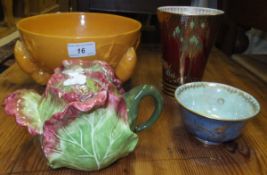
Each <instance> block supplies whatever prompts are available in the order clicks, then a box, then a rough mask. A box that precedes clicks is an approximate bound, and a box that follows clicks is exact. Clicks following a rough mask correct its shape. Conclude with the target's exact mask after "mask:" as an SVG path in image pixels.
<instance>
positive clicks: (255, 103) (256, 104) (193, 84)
mask: <svg viewBox="0 0 267 175" xmlns="http://www.w3.org/2000/svg"><path fill="white" fill-rule="evenodd" d="M199 86H201V87H203V86H219V87H223V88H226V89H230V90H232V91H235V92H238V93H241V94H242V95H244V97H245V98H246V99H248V100H249V101H250V102H251V104H253V108H255V112H254V114H253V115H250V116H245V117H242V118H240V119H235V118H232V119H230V118H228V119H221V118H214V117H212V116H210V115H204V114H202V113H201V112H198V111H194V110H192V109H190V108H189V107H187V106H185V105H184V104H183V103H182V102H181V101H180V100H179V98H178V93H182V91H184V90H185V89H188V88H192V87H199ZM174 97H175V99H176V101H177V102H178V104H179V105H180V106H181V107H183V108H185V109H186V110H188V111H190V112H192V113H194V114H197V115H199V116H202V117H204V118H208V119H212V120H218V121H225V122H227V121H229V122H240V121H244V120H248V119H251V118H253V117H255V116H256V115H258V114H259V112H260V104H259V102H258V100H257V99H256V98H255V97H254V96H252V95H251V94H249V93H248V92H245V91H243V90H241V89H239V88H236V87H234V86H230V85H227V84H223V83H216V82H208V81H199V82H191V83H186V84H183V85H181V86H178V87H177V88H176V90H175V92H174Z"/></svg>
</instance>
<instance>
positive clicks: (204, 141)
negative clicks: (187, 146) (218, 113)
mask: <svg viewBox="0 0 267 175" xmlns="http://www.w3.org/2000/svg"><path fill="white" fill-rule="evenodd" d="M195 138H196V139H197V140H198V141H200V142H202V143H204V144H205V145H220V144H221V142H213V141H208V140H204V139H201V138H199V137H196V136H195Z"/></svg>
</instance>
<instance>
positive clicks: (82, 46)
mask: <svg viewBox="0 0 267 175" xmlns="http://www.w3.org/2000/svg"><path fill="white" fill-rule="evenodd" d="M68 54H69V57H71V58H79V57H87V56H93V55H95V54H96V49H95V42H85V43H69V44H68Z"/></svg>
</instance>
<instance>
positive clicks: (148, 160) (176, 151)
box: [0, 47, 267, 175]
mask: <svg viewBox="0 0 267 175" xmlns="http://www.w3.org/2000/svg"><path fill="white" fill-rule="evenodd" d="M160 58H161V52H160V49H159V47H141V48H140V49H139V51H138V59H139V60H138V66H137V68H136V70H135V74H134V76H133V77H132V80H131V86H132V87H133V86H136V85H138V84H152V85H154V86H156V87H157V88H158V89H160V90H161V62H160ZM15 72H16V73H15ZM203 80H204V81H214V82H221V83H226V84H229V85H232V86H235V87H238V88H240V89H243V90H245V91H247V92H249V93H251V94H252V95H254V96H255V97H256V98H257V99H258V100H259V102H260V105H261V112H260V114H259V115H258V117H256V118H255V119H252V120H250V121H249V122H248V124H247V125H246V127H245V128H244V131H243V132H242V135H241V136H240V137H239V138H238V139H236V140H235V141H233V142H230V143H225V144H222V145H218V146H207V145H203V144H202V143H200V142H199V141H197V140H196V139H195V138H193V137H192V136H191V135H190V134H188V133H187V132H186V130H185V128H184V126H183V123H182V121H181V117H180V110H179V107H178V104H177V103H176V102H175V100H174V99H173V98H170V97H168V96H165V95H164V94H163V97H164V109H163V112H162V114H161V117H160V119H159V120H158V121H157V122H156V124H155V125H153V127H152V128H149V129H148V130H146V131H143V132H140V133H138V135H139V143H138V146H137V148H136V149H135V151H134V152H133V153H131V154H129V155H128V156H127V157H125V158H122V159H120V160H119V161H117V162H115V163H114V164H113V165H111V166H110V167H108V168H106V169H103V170H101V171H97V172H90V174H93V175H94V174H103V175H106V174H120V175H121V174H122V175H123V174H127V175H128V174H130V175H135V174H136V175H142V174H145V175H150V174H151V175H164V174H177V175H180V174H181V175H184V174H188V175H194V174H196V175H199V174H209V175H210V174H219V175H220V174H221V175H225V174H227V175H232V174H233V175H236V174H240V175H242V174H246V175H255V174H257V175H264V174H267V167H266V164H267V137H266V133H267V127H266V124H267V119H266V116H267V111H266V108H265V106H266V105H267V104H266V103H267V97H266V95H265V94H267V90H266V84H265V83H264V82H262V81H260V80H259V79H257V77H254V76H253V75H252V74H250V73H249V72H247V71H246V70H245V69H243V68H242V67H240V66H239V65H238V64H237V63H235V62H233V61H232V60H231V59H228V58H227V57H226V56H225V55H223V54H222V53H221V52H220V51H218V50H217V49H213V51H212V53H211V55H210V58H209V62H208V65H207V68H206V71H205V75H204V79H203ZM0 86H1V90H0V100H1V101H2V100H3V99H4V97H5V96H6V95H7V94H9V93H10V92H12V91H14V90H16V89H20V88H33V89H36V90H38V91H39V92H42V91H43V89H44V87H41V86H38V85H36V84H35V83H34V82H32V81H31V80H30V79H29V77H27V75H25V74H24V73H22V72H20V70H19V68H18V67H17V66H16V65H14V66H12V67H11V68H10V69H9V70H8V71H6V72H4V73H3V74H2V75H1V76H0ZM152 111H153V102H152V99H150V98H145V99H144V100H143V102H142V104H141V105H140V110H139V119H138V122H142V121H144V120H145V119H146V118H147V117H148V116H149V115H150V114H151V112H152ZM2 174H10V175H13V174H14V175H21V174H27V175H45V174H49V175H50V174H52V175H63V174H64V175H65V174H66V175H70V174H81V175H82V174H89V173H88V172H82V171H76V170H70V169H66V168H62V169H58V170H52V169H50V168H49V167H48V166H47V163H46V159H45V157H44V156H43V154H42V151H41V148H40V143H39V138H38V137H31V136H30V135H29V134H28V133H27V131H26V129H25V128H22V127H20V126H17V125H16V124H15V121H14V118H11V117H9V116H7V115H6V114H5V113H4V112H3V107H1V108H0V175H2Z"/></svg>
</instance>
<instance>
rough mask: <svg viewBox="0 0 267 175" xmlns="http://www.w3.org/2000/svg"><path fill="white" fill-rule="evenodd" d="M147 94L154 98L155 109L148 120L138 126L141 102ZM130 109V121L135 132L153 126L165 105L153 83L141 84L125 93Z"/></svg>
mask: <svg viewBox="0 0 267 175" xmlns="http://www.w3.org/2000/svg"><path fill="white" fill-rule="evenodd" d="M145 96H151V97H152V98H153V100H154V106H155V107H154V111H153V113H152V115H151V116H150V117H149V119H148V120H147V121H145V122H144V123H142V124H140V125H138V126H136V119H137V115H138V107H139V103H140V102H141V100H142V99H143V97H145ZM125 100H126V104H127V109H128V117H129V118H128V122H129V124H130V127H131V129H132V130H133V131H134V132H139V131H142V130H144V129H146V128H149V127H150V126H152V125H153V124H154V123H155V121H156V120H157V119H158V118H159V116H160V113H161V111H162V106H163V98H162V96H161V94H160V93H159V91H158V90H157V89H156V88H155V87H154V86H151V85H140V86H137V87H135V88H133V89H131V90H130V91H129V92H127V93H126V94H125Z"/></svg>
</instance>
